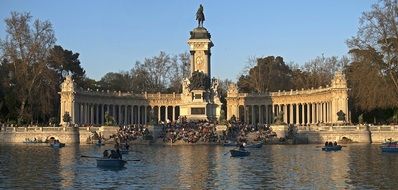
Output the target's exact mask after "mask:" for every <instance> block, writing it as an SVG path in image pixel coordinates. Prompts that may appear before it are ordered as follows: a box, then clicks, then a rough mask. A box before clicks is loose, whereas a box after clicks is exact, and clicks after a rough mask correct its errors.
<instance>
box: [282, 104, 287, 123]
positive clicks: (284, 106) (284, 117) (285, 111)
mask: <svg viewBox="0 0 398 190" xmlns="http://www.w3.org/2000/svg"><path fill="white" fill-rule="evenodd" d="M283 122H284V123H287V105H286V104H283Z"/></svg>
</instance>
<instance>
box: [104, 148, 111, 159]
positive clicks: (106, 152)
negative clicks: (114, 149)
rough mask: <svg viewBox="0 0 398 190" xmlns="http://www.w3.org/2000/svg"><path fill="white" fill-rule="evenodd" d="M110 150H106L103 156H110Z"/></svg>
mask: <svg viewBox="0 0 398 190" xmlns="http://www.w3.org/2000/svg"><path fill="white" fill-rule="evenodd" d="M109 156H110V155H109V151H108V150H104V153H103V157H104V158H109Z"/></svg>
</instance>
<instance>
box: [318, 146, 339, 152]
mask: <svg viewBox="0 0 398 190" xmlns="http://www.w3.org/2000/svg"><path fill="white" fill-rule="evenodd" d="M341 148H342V146H341V145H336V146H324V147H322V150H323V151H339V150H341Z"/></svg>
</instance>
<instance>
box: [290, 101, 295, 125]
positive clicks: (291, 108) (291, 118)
mask: <svg viewBox="0 0 398 190" xmlns="http://www.w3.org/2000/svg"><path fill="white" fill-rule="evenodd" d="M289 124H294V123H293V104H290V105H289Z"/></svg>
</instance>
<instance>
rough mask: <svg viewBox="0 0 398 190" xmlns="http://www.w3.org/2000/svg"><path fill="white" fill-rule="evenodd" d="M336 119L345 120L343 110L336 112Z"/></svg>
mask: <svg viewBox="0 0 398 190" xmlns="http://www.w3.org/2000/svg"><path fill="white" fill-rule="evenodd" d="M337 121H345V113H344V112H343V110H340V111H339V112H337Z"/></svg>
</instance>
